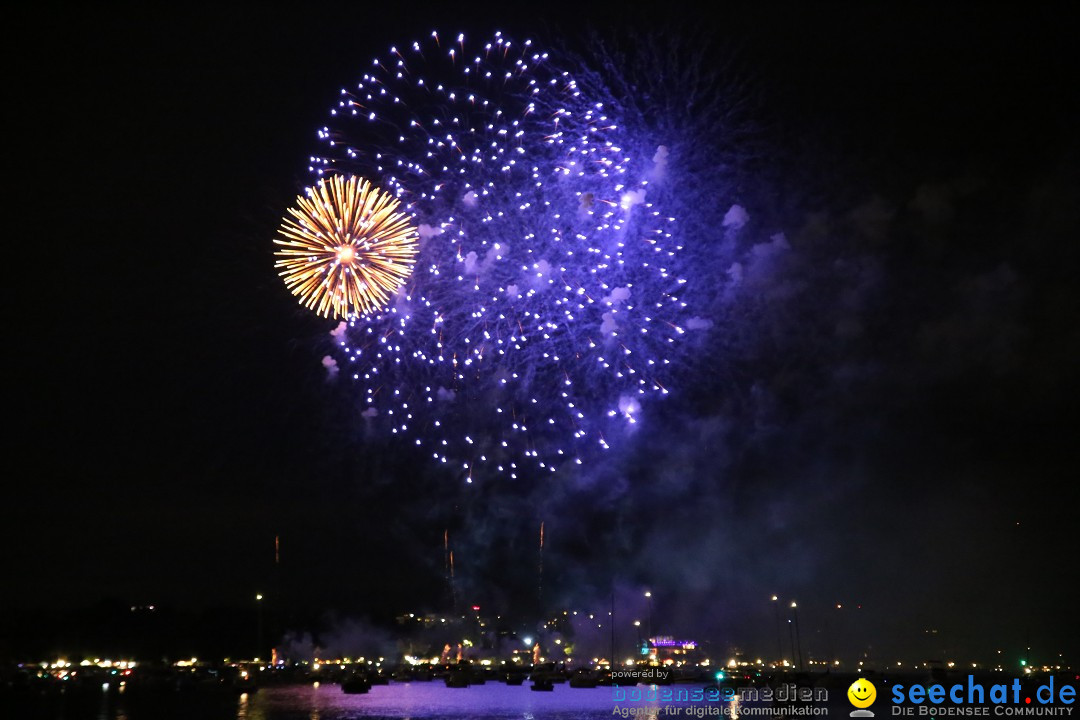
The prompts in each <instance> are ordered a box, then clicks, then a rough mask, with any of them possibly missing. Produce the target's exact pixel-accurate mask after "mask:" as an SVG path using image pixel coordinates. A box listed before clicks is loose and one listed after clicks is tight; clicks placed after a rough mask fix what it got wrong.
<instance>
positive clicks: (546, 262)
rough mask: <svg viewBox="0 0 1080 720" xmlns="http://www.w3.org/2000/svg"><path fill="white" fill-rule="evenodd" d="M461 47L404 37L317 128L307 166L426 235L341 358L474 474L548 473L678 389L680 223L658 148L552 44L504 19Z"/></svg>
mask: <svg viewBox="0 0 1080 720" xmlns="http://www.w3.org/2000/svg"><path fill="white" fill-rule="evenodd" d="M450 49H451V48H447V47H444V46H440V45H438V43H437V42H436V41H435V40H434V38H433V39H431V40H429V41H427V42H424V43H423V44H422V43H420V42H417V43H412V44H410V45H408V46H402V47H401V48H398V47H392V48H390V51H389V53H388V54H386V55H384V56H382V57H380V58H377V59H375V61H374V62H373V63H372V64H371V66H370V69H369V71H368V72H367V74H365V75H363V77H362V78H361V79H360V81H359V82H358V83H356V84H355V85H353V86H351V87H349V88H344V89H342V91H341V97H340V99H339V102H338V103H337V104H336V107H334V108H333V109H332V110H331V119H330V121H329V123H328V124H327V125H325V126H323V127H322V128H320V129H319V133H318V135H319V139H320V140H321V141H322V143H323V144H324V147H325V150H324V152H323V153H321V154H319V155H316V156H312V157H311V158H310V170H311V171H312V173H314V174H315V176H316V177H329V176H336V175H340V174H343V173H347V174H359V175H363V176H364V177H370V178H372V179H374V180H376V181H377V182H378V183H379V185H380V186H381V187H383V188H385V189H386V190H387V192H389V193H391V194H392V195H393V196H394V197H396V198H399V199H400V200H401V202H402V204H403V209H404V211H405V212H407V213H408V214H409V215H410V216H411V217H412V220H413V222H414V223H415V224H416V225H417V227H418V231H419V235H420V238H421V242H420V244H419V248H418V252H417V256H416V269H415V272H414V273H413V274H412V275H411V276H410V277H409V278H408V280H407V281H406V283H405V284H404V286H403V287H402V288H401V290H400V292H398V293H397V294H396V295H395V296H394V298H393V301H392V302H390V303H389V304H386V305H385V306H383V307H381V308H380V309H379V310H377V311H375V312H371V313H368V314H365V315H363V316H362V317H353V318H350V319H349V320H348V323H347V324H346V325H343V326H341V327H339V328H338V329H337V330H335V332H334V338H335V340H336V341H337V342H338V343H339V347H338V362H339V365H340V367H341V368H342V370H343V371H346V372H347V376H348V377H351V378H352V379H353V380H354V381H355V382H356V384H357V385H358V386H359V392H360V402H361V405H362V407H363V408H364V409H363V412H362V413H361V415H362V416H363V418H364V421H365V425H366V427H368V429H369V430H372V431H379V432H386V433H388V434H389V435H396V436H398V437H401V436H405V437H407V438H409V441H410V445H414V446H415V447H416V448H417V449H418V450H420V451H425V450H426V452H427V453H428V454H429V457H432V458H433V459H434V460H436V461H437V462H439V463H441V464H445V465H446V466H448V467H450V468H456V469H457V470H458V472H459V473H460V476H462V477H463V478H464V479H466V480H468V481H470V482H471V480H472V478H473V477H474V476H477V475H481V476H496V477H497V476H502V477H507V478H509V479H514V478H518V477H522V476H536V475H540V474H543V475H549V474H550V473H552V472H555V471H556V470H557V469H558V468H563V467H566V468H573V467H576V466H579V465H581V464H582V463H583V462H584V459H585V458H587V457H588V455H589V454H591V453H592V452H596V451H600V452H603V451H605V450H607V449H608V448H609V447H611V445H612V443H617V442H619V441H620V439H622V438H627V437H629V435H630V434H631V433H632V432H633V431H634V429H635V427H636V426H637V424H638V423H639V422H640V420H641V419H642V418H644V417H645V415H646V410H647V408H648V406H649V404H650V403H651V402H652V400H653V399H654V398H659V397H661V396H663V395H666V394H667V393H668V388H670V387H671V380H672V378H671V371H672V369H673V367H675V363H674V359H677V358H678V356H679V354H680V353H682V352H683V348H684V347H686V345H685V343H683V342H682V336H683V334H684V325H685V320H686V319H687V310H686V302H685V301H683V300H682V297H681V295H682V291H683V289H684V283H685V282H686V280H685V279H684V277H683V276H682V273H681V271H680V269H679V268H680V264H679V258H678V251H679V250H680V249H681V245H680V241H679V236H678V235H677V234H676V232H677V231H676V223H675V221H674V220H673V219H672V218H671V217H668V216H665V215H664V214H663V212H662V211H661V209H660V207H659V206H658V205H656V202H655V201H654V199H653V198H654V197H663V194H662V191H661V190H660V189H657V190H656V191H654V190H653V187H652V186H651V185H650V179H651V178H654V177H655V176H656V172H655V162H654V161H653V160H652V156H653V155H654V154H655V152H656V144H651V143H652V141H651V139H650V138H647V137H629V136H628V133H627V132H626V131H625V130H623V129H621V128H620V127H619V126H618V123H617V122H616V121H615V120H614V119H613V115H612V114H610V111H609V110H608V109H607V108H606V107H605V106H604V105H603V104H602V103H599V102H596V100H595V98H590V97H586V96H585V94H584V93H582V92H581V90H580V88H579V87H578V85H577V82H576V81H575V79H574V77H573V75H572V74H571V73H570V72H568V71H566V70H564V69H562V68H560V67H558V66H557V65H556V64H555V63H553V62H552V61H551V60H550V59H549V57H548V53H546V52H543V51H541V50H538V49H537V48H535V47H534V46H533V44H532V43H531V42H529V41H525V42H523V43H517V42H512V41H511V40H510V39H509V38H506V37H505V36H503V35H501V34H499V33H496V35H495V37H494V38H491V39H490V41H488V42H481V43H479V44H471V43H468V42H466V41H465V39H464V37H463V36H459V37H458V38H457V42H456V43H454V44H453V45H452V49H453V50H454V51H455V52H454V53H453V54H451V53H450ZM650 144H651V149H650V150H648V152H644V151H643V148H645V147H649V146H650ZM631 146H633V147H635V148H637V150H629V149H627V148H629V147H631Z"/></svg>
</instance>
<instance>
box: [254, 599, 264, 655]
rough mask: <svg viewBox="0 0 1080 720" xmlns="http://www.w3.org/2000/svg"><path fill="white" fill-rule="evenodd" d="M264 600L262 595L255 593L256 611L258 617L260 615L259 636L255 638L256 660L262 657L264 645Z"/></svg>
mask: <svg viewBox="0 0 1080 720" xmlns="http://www.w3.org/2000/svg"><path fill="white" fill-rule="evenodd" d="M262 599H263V596H262V593H255V607H256V609H257V611H258V615H259V634H258V636H257V637H256V638H255V642H256V645H255V659H256V660H257V659H259V658H260V657H261V653H262V644H263V609H262V607H263V606H262Z"/></svg>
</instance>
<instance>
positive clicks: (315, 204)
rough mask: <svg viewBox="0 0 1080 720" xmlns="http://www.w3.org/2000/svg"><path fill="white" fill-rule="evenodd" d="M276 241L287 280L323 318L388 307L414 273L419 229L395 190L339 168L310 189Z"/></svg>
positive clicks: (301, 300) (280, 266)
mask: <svg viewBox="0 0 1080 720" xmlns="http://www.w3.org/2000/svg"><path fill="white" fill-rule="evenodd" d="M296 204H297V207H295V208H289V215H290V216H291V217H286V218H285V219H284V221H283V222H282V224H281V229H280V230H279V232H280V234H281V236H282V238H283V239H275V240H274V242H275V243H277V244H278V245H281V246H282V247H283V248H284V249H282V250H278V251H277V252H276V253H274V254H275V255H276V256H277V257H278V258H279V260H278V262H277V263H275V265H274V267H277V268H281V273H280V275H281V276H282V277H283V278H285V285H286V286H287V287H288V288H289V289H290V290H292V293H293V294H294V295H299V296H300V302H301V303H302V304H303V305H305V306H307V307H308V308H311V309H313V310H315V311H316V312H317V313H318V314H320V315H322V316H324V317H326V316H330V315H333V317H335V318H337V317H350V316H354V315H360V314H367V313H371V312H374V311H376V310H378V309H379V308H382V307H384V306H385V305H386V304H387V302H388V301H389V299H390V296H391V295H392V294H393V293H394V292H395V291H397V289H398V288H400V287H401V285H402V283H403V282H404V281H405V279H406V278H407V277H408V276H409V274H410V273H411V272H412V268H413V262H414V256H415V255H416V247H417V234H416V228H415V227H413V225H412V224H411V223H410V221H409V217H408V216H407V215H406V214H405V213H402V212H396V210H397V208H398V205H399V204H400V203H399V202H398V200H396V199H395V198H394V197H393V196H392V195H390V194H388V193H384V192H382V191H380V190H379V189H378V188H375V187H372V185H371V183H369V182H368V181H367V180H363V179H361V178H358V177H356V176H352V177H349V178H348V179H346V178H345V177H342V176H341V175H336V176H334V177H332V178H330V179H329V180H321V181H320V182H319V183H318V184H317V185H316V186H315V187H311V188H308V190H307V197H303V196H300V197H297V198H296Z"/></svg>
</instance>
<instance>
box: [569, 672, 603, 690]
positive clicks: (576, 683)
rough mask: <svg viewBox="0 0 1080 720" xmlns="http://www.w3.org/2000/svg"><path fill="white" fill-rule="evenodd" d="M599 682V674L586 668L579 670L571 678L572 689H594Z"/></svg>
mask: <svg viewBox="0 0 1080 720" xmlns="http://www.w3.org/2000/svg"><path fill="white" fill-rule="evenodd" d="M599 682H600V678H599V677H597V674H596V673H595V672H594V671H592V670H588V669H586V668H579V669H578V670H575V671H574V674H573V675H571V676H570V687H572V688H594V687H596V685H597V684H598V683H599Z"/></svg>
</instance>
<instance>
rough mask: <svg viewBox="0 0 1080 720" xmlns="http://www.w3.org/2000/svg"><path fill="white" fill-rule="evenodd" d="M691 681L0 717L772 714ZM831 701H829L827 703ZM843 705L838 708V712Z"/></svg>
mask: <svg viewBox="0 0 1080 720" xmlns="http://www.w3.org/2000/svg"><path fill="white" fill-rule="evenodd" d="M698 687H699V688H700V686H698ZM693 689H694V688H693V687H692V686H678V687H677V688H673V689H669V690H668V692H667V694H666V698H667V699H665V700H658V698H657V695H658V692H657V691H658V688H656V686H652V687H645V686H637V687H636V688H632V687H627V688H623V689H621V690H619V689H618V688H610V687H598V688H589V689H583V688H571V687H570V686H569V685H568V684H558V685H556V686H555V689H554V690H553V691H552V692H534V691H533V690H531V689H530V686H529V685H528V684H525V685H518V686H508V685H503V684H502V683H487V684H485V685H480V686H476V685H474V686H471V687H468V688H447V687H445V686H444V685H443V683H441V682H419V683H393V684H391V685H376V686H374V687H372V688H371V690H370V692H368V693H367V694H363V695H346V694H344V693H343V692H341V688H340V686H338V685H336V684H325V683H324V684H322V686H319V684H317V683H316V684H311V685H293V686H286V687H266V688H263V689H261V690H259V691H258V692H254V693H243V694H240V695H228V694H225V695H222V694H220V693H217V694H215V693H210V694H202V693H188V694H183V693H181V694H175V693H174V694H168V693H165V694H151V695H147V696H140V697H129V696H130V695H131V694H130V693H125V694H124V695H123V696H121V695H115V694H114V695H111V696H109V699H108V701H105V698H104V697H101V698H99V697H97V696H96V695H94V696H93V699H92V700H91V704H89V705H88V706H87V705H80V704H78V703H76V702H74V701H75V700H76V698H71V700H72V702H69V703H66V704H65V703H60V704H57V705H53V706H51V707H48V706H42V707H36V708H35V707H33V705H31V706H29V707H28V708H26V709H27V710H28V712H16V713H15V714H14V715H12V714H9V713H8V712H7V710H6V709H5V708H4V707H0V717H2V718H4V719H5V720H6V718H8V717H12V718H15V717H18V718H23V717H26V718H30V717H33V718H35V719H37V718H40V719H41V720H390V719H391V718H392V719H394V720H463V719H465V718H476V719H477V720H511V719H512V720H600V719H601V718H619V717H630V716H633V717H635V718H636V720H658V719H659V718H664V717H676V716H678V717H682V718H701V717H720V718H723V720H734V718H733V716H736V717H737V716H738V715H740V711H742V710H744V709H747V708H749V707H753V708H755V710H757V713H760V712H761V711H765V713H766V714H764V715H762V714H757V713H750V714H746V715H742V718H741V720H766V718H767V719H768V720H773V717H774V716H773V714H772V712H773V708H772V707H770V706H769V705H770V704H769V703H761V704H760V705H759V703H757V702H754V703H750V704H746V703H739V702H738V701H732V702H727V703H725V702H708V701H704V702H696V703H689V702H686V700H687V699H688V697H689V696H688V694H687V693H688V692H690V691H692V690H693ZM672 691H673V692H674V693H676V695H675V696H674V697H675V699H674V700H672V699H671V698H672V697H673V696H672V695H671V692H672ZM838 697H841V696H838ZM680 698H681V700H680ZM87 700H90V698H89V697H88V698H87ZM838 702H839V701H838ZM787 709H790V708H787ZM821 709H823V710H824V708H821ZM838 709H839V708H838V707H834V708H833V710H834V711H836V710H838ZM848 709H850V708H847V707H844V708H843V710H844V714H846V711H847V710H848ZM617 711H622V712H617ZM623 712H625V714H623ZM825 712H828V711H827V710H826V711H825ZM631 713H633V715H631ZM819 714H823V713H819Z"/></svg>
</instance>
